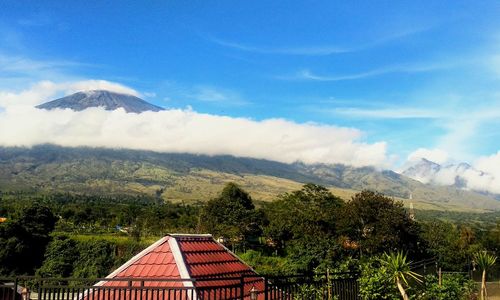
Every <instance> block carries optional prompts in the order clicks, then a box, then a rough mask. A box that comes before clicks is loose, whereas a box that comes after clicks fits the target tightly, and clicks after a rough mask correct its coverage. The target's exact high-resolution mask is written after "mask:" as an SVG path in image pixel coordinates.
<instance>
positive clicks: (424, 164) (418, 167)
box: [402, 158, 441, 183]
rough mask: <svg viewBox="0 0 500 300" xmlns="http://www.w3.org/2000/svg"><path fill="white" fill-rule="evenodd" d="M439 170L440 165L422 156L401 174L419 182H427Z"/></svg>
mask: <svg viewBox="0 0 500 300" xmlns="http://www.w3.org/2000/svg"><path fill="white" fill-rule="evenodd" d="M440 170H441V165H439V164H437V163H435V162H432V161H430V160H427V159H425V158H422V159H421V160H419V161H418V162H417V163H415V164H414V165H410V166H409V167H408V168H407V169H406V170H404V171H403V172H402V174H403V175H405V176H408V177H410V178H413V179H415V180H418V181H420V182H423V183H429V182H430V181H431V179H432V178H433V177H434V176H435V175H436V174H437V173H438V172H439V171H440Z"/></svg>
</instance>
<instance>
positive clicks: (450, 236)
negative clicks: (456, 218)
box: [421, 221, 480, 271]
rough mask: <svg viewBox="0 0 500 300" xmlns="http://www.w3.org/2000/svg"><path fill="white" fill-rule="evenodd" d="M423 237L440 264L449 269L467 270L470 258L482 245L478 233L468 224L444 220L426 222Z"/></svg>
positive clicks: (428, 248)
mask: <svg viewBox="0 0 500 300" xmlns="http://www.w3.org/2000/svg"><path fill="white" fill-rule="evenodd" d="M422 229H423V230H422V234H421V237H422V239H423V240H424V241H425V243H426V245H427V251H428V252H429V254H431V255H432V256H434V257H436V258H437V259H438V261H439V264H440V266H442V268H443V269H445V270H449V271H466V270H467V268H468V266H469V264H470V258H471V257H472V255H473V254H474V252H476V251H477V250H478V249H479V247H480V245H479V244H478V241H477V240H476V233H475V231H473V230H472V229H471V228H469V227H467V226H460V227H458V226H456V225H453V224H451V223H447V222H442V221H433V222H429V223H424V224H423V226H422Z"/></svg>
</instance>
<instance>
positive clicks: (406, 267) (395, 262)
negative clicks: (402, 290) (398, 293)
mask: <svg viewBox="0 0 500 300" xmlns="http://www.w3.org/2000/svg"><path fill="white" fill-rule="evenodd" d="M380 262H381V263H382V265H383V266H385V267H386V268H387V270H388V271H389V276H390V277H391V278H392V279H393V281H398V280H402V281H403V282H404V283H405V284H406V285H408V279H410V278H413V279H414V280H415V281H417V282H421V279H420V277H421V276H420V275H419V274H417V273H415V272H413V271H411V270H410V264H411V262H410V261H408V260H407V258H406V255H405V254H403V252H390V253H384V254H383V255H382V258H381V260H380Z"/></svg>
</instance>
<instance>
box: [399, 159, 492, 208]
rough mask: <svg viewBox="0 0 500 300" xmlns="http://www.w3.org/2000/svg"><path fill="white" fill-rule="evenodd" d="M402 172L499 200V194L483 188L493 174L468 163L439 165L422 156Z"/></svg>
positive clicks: (438, 184)
mask: <svg viewBox="0 0 500 300" xmlns="http://www.w3.org/2000/svg"><path fill="white" fill-rule="evenodd" d="M402 174H403V175H405V176H408V177H410V178H413V179H415V180H418V181H420V182H422V183H426V184H430V185H437V186H453V187H456V188H459V189H465V190H474V191H476V192H478V193H482V194H485V195H489V196H490V197H493V198H495V199H497V200H500V195H496V194H491V193H488V192H487V191H486V188H485V183H488V182H493V181H494V179H495V178H494V176H493V175H491V174H488V173H486V172H483V171H481V170H477V169H475V168H474V167H472V166H471V165H469V164H468V163H463V162H462V163H458V164H447V165H440V164H437V163H435V162H432V161H429V160H427V159H424V158H422V159H421V160H419V161H417V162H416V163H414V164H413V165H411V166H409V167H408V168H407V169H406V170H404V171H403V172H402Z"/></svg>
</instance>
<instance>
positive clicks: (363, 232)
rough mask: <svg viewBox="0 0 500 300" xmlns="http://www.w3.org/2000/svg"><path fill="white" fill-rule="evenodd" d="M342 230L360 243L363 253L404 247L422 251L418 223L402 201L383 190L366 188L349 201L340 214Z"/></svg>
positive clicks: (403, 248)
mask: <svg viewBox="0 0 500 300" xmlns="http://www.w3.org/2000/svg"><path fill="white" fill-rule="evenodd" d="M339 230H340V233H341V234H342V235H344V236H346V237H347V238H348V239H349V240H350V241H353V242H355V243H356V244H358V245H359V249H358V250H359V252H360V254H361V255H364V254H369V255H374V254H380V253H383V252H385V251H388V250H390V251H396V250H403V251H406V252H408V253H411V254H412V255H416V254H418V253H419V252H420V248H419V232H420V228H419V226H418V224H417V223H416V222H414V221H412V220H411V219H410V218H409V216H408V213H407V212H406V210H405V209H404V208H403V204H402V203H401V202H395V201H394V199H391V198H389V197H386V196H384V195H382V194H380V193H376V192H372V191H363V192H361V193H358V194H356V195H355V196H354V197H353V198H352V200H351V201H350V202H348V203H347V204H346V205H345V206H344V209H343V210H342V212H341V214H340V222H339Z"/></svg>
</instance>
